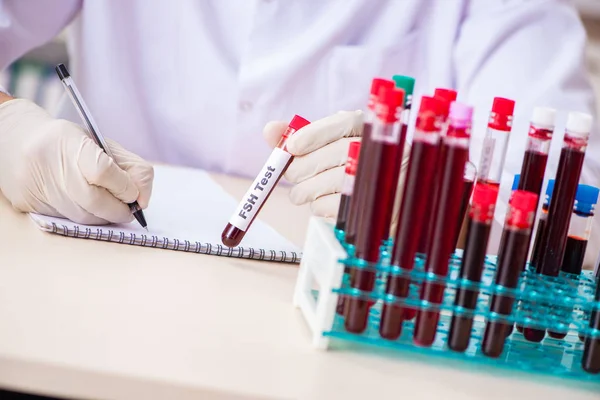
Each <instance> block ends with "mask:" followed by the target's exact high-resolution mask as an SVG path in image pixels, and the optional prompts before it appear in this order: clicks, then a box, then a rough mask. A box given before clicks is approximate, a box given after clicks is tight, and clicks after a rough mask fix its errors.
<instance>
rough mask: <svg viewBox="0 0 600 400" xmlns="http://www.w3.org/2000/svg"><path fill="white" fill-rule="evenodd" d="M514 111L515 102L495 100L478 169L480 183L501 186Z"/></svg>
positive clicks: (500, 98) (503, 99)
mask: <svg viewBox="0 0 600 400" xmlns="http://www.w3.org/2000/svg"><path fill="white" fill-rule="evenodd" d="M514 109H515V102H514V101H513V100H509V99H505V98H503V97H495V98H494V103H493V105H492V111H491V113H490V119H489V121H488V129H487V132H486V135H485V137H484V139H483V147H482V149H481V158H480V160H479V167H478V168H477V181H478V182H485V183H488V184H491V185H496V186H499V185H500V177H501V175H502V169H503V168H504V158H505V156H506V150H507V148H508V139H509V136H510V131H511V129H512V120H513V112H514Z"/></svg>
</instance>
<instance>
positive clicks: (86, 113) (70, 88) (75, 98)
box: [55, 64, 148, 230]
mask: <svg viewBox="0 0 600 400" xmlns="http://www.w3.org/2000/svg"><path fill="white" fill-rule="evenodd" d="M55 69H56V73H57V74H58V77H59V78H60V81H61V82H62V83H63V86H64V87H65V89H66V91H67V93H68V94H69V97H70V98H71V101H72V102H73V105H75V108H76V109H77V112H78V113H79V116H80V117H81V119H82V120H83V122H84V124H85V126H86V127H87V130H88V133H89V135H90V136H91V137H92V139H93V140H94V142H95V143H96V144H97V145H98V146H99V147H100V148H101V149H102V150H104V152H105V153H106V154H107V155H108V156H109V157H110V158H112V159H113V160H115V157H114V156H113V154H112V152H111V151H110V148H109V147H108V145H107V144H106V141H105V140H104V137H103V136H102V134H101V133H100V129H98V125H96V122H95V121H94V118H92V113H90V110H89V109H88V108H87V106H86V104H85V102H84V101H83V98H82V97H81V93H79V90H77V86H75V82H74V81H73V78H71V74H69V71H68V70H67V67H65V66H64V64H58V65H57V66H56V68H55ZM115 162H116V160H115ZM127 205H128V206H129V209H130V210H131V212H132V213H133V216H134V217H135V219H136V220H137V221H138V222H139V223H140V225H142V227H143V228H145V229H146V230H148V224H146V218H144V213H143V212H142V208H141V207H140V205H139V204H138V202H137V201H134V202H133V203H129V204H127Z"/></svg>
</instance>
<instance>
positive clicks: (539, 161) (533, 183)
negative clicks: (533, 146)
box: [518, 150, 548, 198]
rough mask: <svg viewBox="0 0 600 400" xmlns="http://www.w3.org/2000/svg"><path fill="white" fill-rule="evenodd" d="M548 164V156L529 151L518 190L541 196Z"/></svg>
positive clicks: (526, 154) (525, 158) (524, 160)
mask: <svg viewBox="0 0 600 400" xmlns="http://www.w3.org/2000/svg"><path fill="white" fill-rule="evenodd" d="M547 162H548V155H547V154H543V153H538V152H535V151H532V150H527V151H526V152H525V157H524V158H523V165H522V167H521V177H520V178H519V187H518V190H525V191H527V192H531V193H534V194H537V195H538V196H539V195H540V192H541V191H542V185H543V184H544V174H545V173H546V164H547ZM538 198H539V197H538Z"/></svg>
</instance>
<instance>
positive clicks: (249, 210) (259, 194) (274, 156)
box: [221, 115, 310, 247]
mask: <svg viewBox="0 0 600 400" xmlns="http://www.w3.org/2000/svg"><path fill="white" fill-rule="evenodd" d="M308 124H310V122H309V121H307V120H306V119H304V118H302V117H301V116H299V115H295V116H294V118H292V121H291V122H290V124H289V126H288V127H287V129H286V131H285V132H284V133H283V135H282V136H281V139H280V140H279V143H278V144H277V147H275V149H273V152H272V153H271V155H270V156H269V158H268V159H267V162H265V165H264V166H263V167H262V169H261V170H260V172H259V173H258V175H257V176H256V179H255V180H254V182H253V183H252V185H250V188H249V189H248V191H247V192H246V194H245V195H244V197H243V198H242V201H241V202H240V204H239V205H238V206H237V208H236V210H235V212H234V213H233V215H232V216H231V218H230V219H229V222H228V223H227V225H226V226H225V229H224V230H223V233H221V241H222V242H223V244H224V245H225V246H227V247H235V246H237V245H238V244H240V242H241V241H242V239H243V238H244V236H245V235H246V232H248V229H250V226H251V225H252V222H254V219H255V218H256V216H257V215H258V213H259V212H260V210H261V208H262V206H263V205H264V204H265V202H266V200H267V199H268V198H269V196H270V195H271V192H272V191H273V188H274V187H275V185H277V183H278V182H279V180H280V179H281V177H282V176H283V174H284V173H285V171H286V169H287V167H288V166H289V165H290V164H291V162H292V160H293V159H294V157H293V156H292V155H291V154H290V153H288V152H287V149H286V146H285V144H286V142H287V140H288V138H289V137H290V136H292V135H293V134H294V133H296V131H298V130H300V129H301V128H303V127H305V126H306V125H308Z"/></svg>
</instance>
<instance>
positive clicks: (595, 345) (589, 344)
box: [581, 278, 600, 374]
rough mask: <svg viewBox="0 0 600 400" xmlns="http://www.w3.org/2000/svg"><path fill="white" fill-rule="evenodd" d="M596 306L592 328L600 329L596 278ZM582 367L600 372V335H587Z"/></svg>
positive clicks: (599, 286) (599, 291)
mask: <svg viewBox="0 0 600 400" xmlns="http://www.w3.org/2000/svg"><path fill="white" fill-rule="evenodd" d="M595 301H596V306H595V307H594V308H595V309H594V310H593V311H592V312H591V315H590V324H589V327H590V329H596V330H597V331H600V304H598V303H599V302H600V280H599V279H597V278H596V296H595ZM581 366H582V368H583V369H584V370H585V371H587V372H589V373H591V374H597V373H600V337H598V336H596V337H590V336H588V337H586V338H585V345H584V347H583V356H582V358H581Z"/></svg>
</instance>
